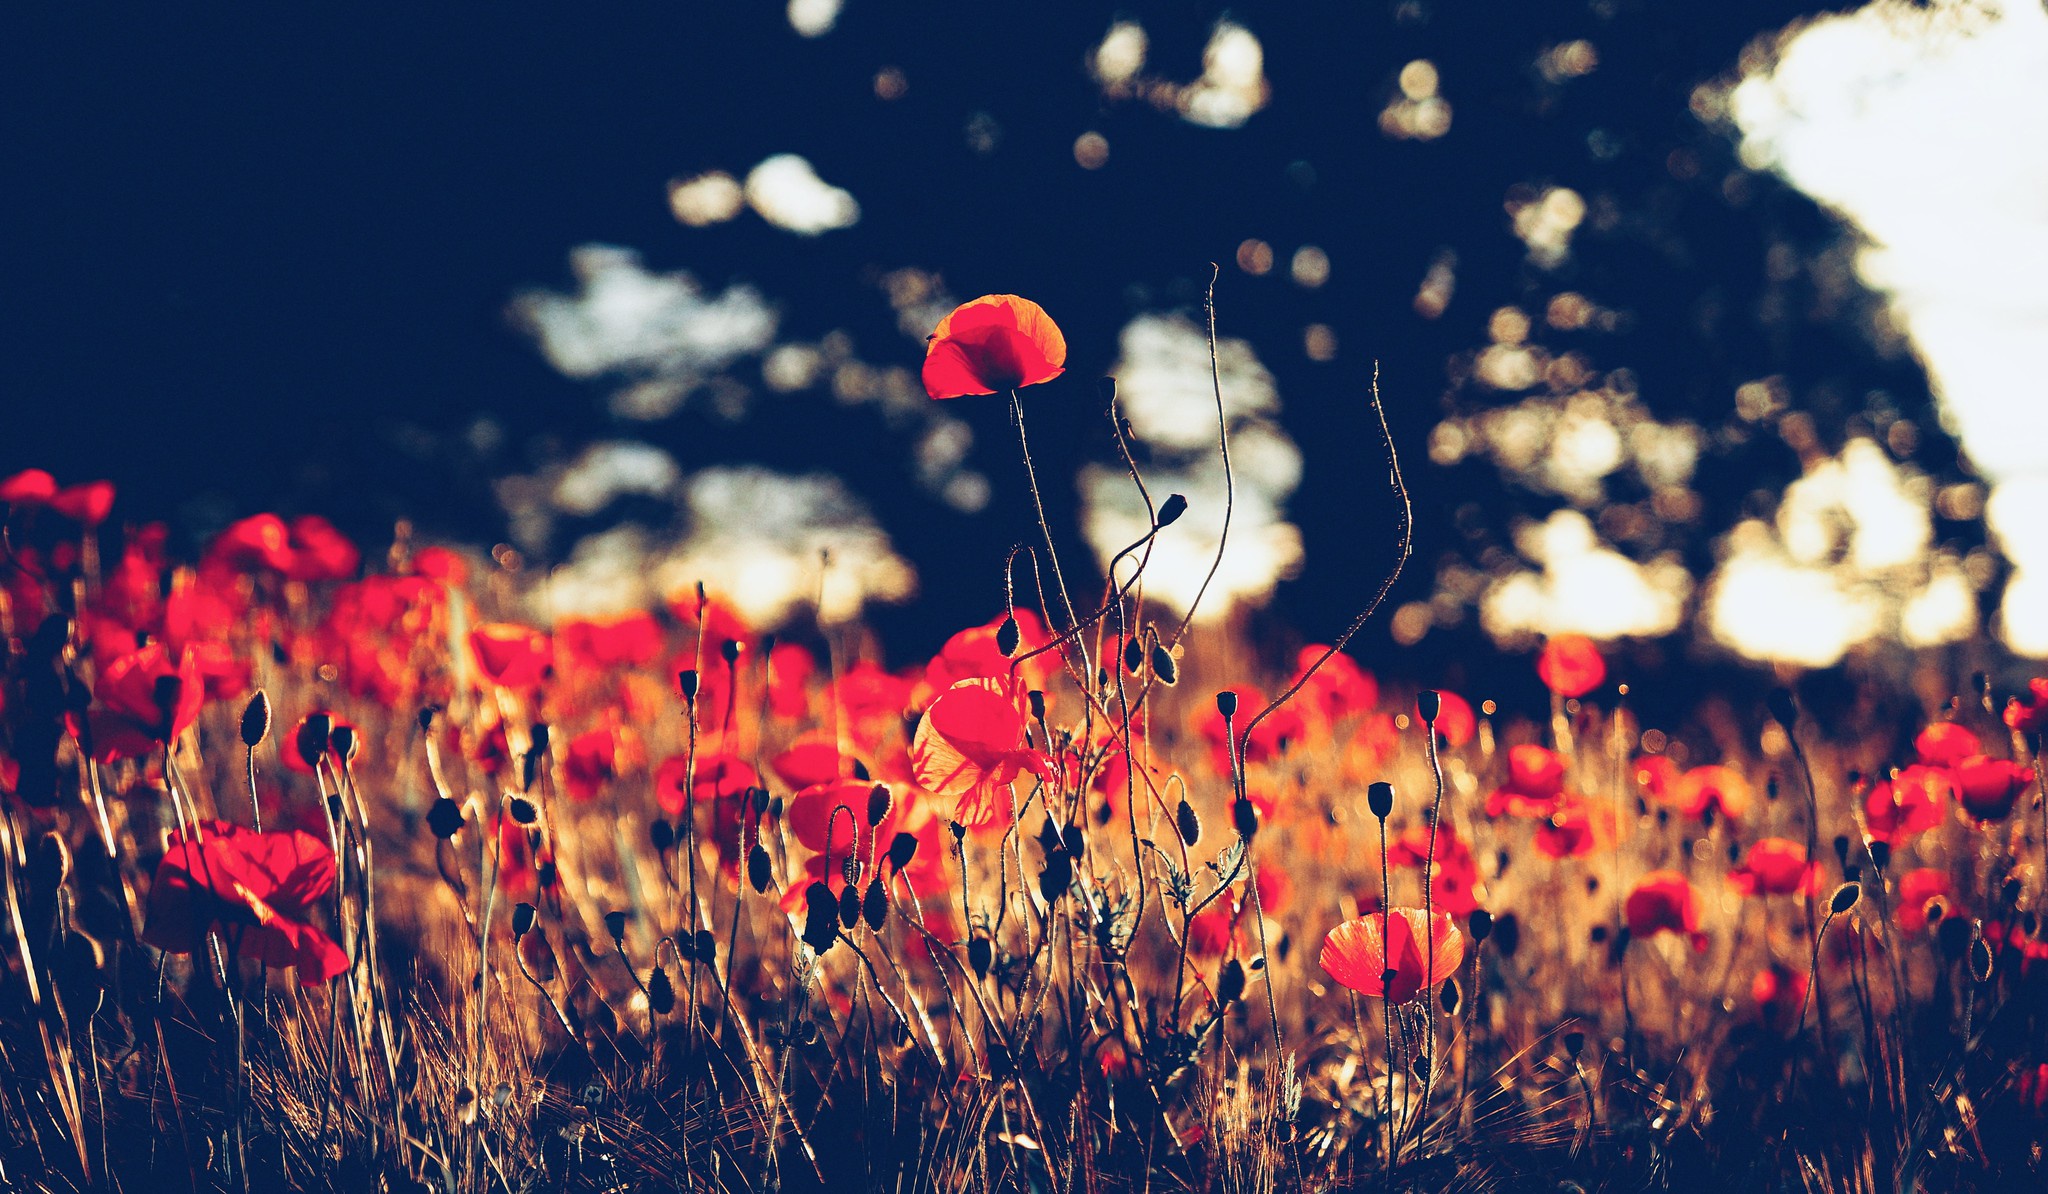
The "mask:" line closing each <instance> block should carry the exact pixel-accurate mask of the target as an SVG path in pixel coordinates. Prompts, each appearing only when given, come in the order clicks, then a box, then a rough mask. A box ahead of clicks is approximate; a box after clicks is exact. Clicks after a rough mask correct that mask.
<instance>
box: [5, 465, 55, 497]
mask: <svg viewBox="0 0 2048 1194" xmlns="http://www.w3.org/2000/svg"><path fill="white" fill-rule="evenodd" d="M55 496H57V478H55V477H53V476H51V475H50V474H49V473H46V472H44V471H43V470H42V469H39V468H31V469H23V470H22V471H20V472H18V473H16V474H14V475H13V476H11V477H9V478H7V479H6V480H4V481H0V502H6V503H7V504H8V505H10V506H46V505H48V504H49V503H50V499H51V498H53V497H55Z"/></svg>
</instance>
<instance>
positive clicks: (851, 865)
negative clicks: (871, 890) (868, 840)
mask: <svg viewBox="0 0 2048 1194" xmlns="http://www.w3.org/2000/svg"><path fill="white" fill-rule="evenodd" d="M839 878H840V879H841V881H843V882H846V883H858V882H860V856H859V855H856V854H848V855H847V856H846V857H845V858H842V859H840V860H839Z"/></svg>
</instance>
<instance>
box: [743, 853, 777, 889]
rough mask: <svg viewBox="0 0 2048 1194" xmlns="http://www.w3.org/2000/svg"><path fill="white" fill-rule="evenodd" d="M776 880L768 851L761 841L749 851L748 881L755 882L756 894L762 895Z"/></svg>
mask: <svg viewBox="0 0 2048 1194" xmlns="http://www.w3.org/2000/svg"><path fill="white" fill-rule="evenodd" d="M774 881H775V873H774V870H773V868H772V867H771V865H770V863H769V860H768V851H767V849H766V847H764V846H762V845H761V843H759V842H755V843H754V848H753V849H751V850H748V851H747V882H748V883H751V884H753V886H754V894H755V895H760V894H762V893H763V892H766V891H767V890H768V885H769V884H770V883H773V882H774Z"/></svg>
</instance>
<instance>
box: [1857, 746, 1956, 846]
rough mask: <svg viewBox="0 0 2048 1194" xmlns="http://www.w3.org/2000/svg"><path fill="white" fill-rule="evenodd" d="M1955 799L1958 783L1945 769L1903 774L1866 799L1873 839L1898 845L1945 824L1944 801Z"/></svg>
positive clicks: (1911, 770)
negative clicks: (1953, 797) (1943, 817)
mask: <svg viewBox="0 0 2048 1194" xmlns="http://www.w3.org/2000/svg"><path fill="white" fill-rule="evenodd" d="M1954 795H1955V780H1954V777H1953V776H1952V775H1951V774H1950V772H1949V771H1948V769H1947V768H1945V767H1926V766H1919V765H1916V766H1912V767H1908V768H1906V769H1905V770H1903V771H1900V772H1899V773H1898V774H1897V775H1894V776H1893V777H1892V778H1891V780H1890V781H1889V782H1886V783H1880V784H1878V785H1877V786H1875V787H1873V788H1871V789H1870V794H1869V795H1868V796H1866V797H1864V800H1863V815H1864V819H1865V820H1866V821H1867V822H1868V823H1869V825H1870V836H1871V838H1872V839H1873V840H1875V841H1880V842H1892V843H1894V844H1897V843H1902V842H1906V841H1910V840H1912V839H1913V838H1915V837H1918V836H1919V835H1921V834H1923V833H1925V832H1927V831H1928V830H1930V829H1933V828H1934V827H1935V826H1937V825H1940V824H1941V818H1942V815H1943V801H1944V800H1946V799H1947V798H1948V797H1951V796H1954Z"/></svg>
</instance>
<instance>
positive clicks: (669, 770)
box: [654, 753, 761, 817]
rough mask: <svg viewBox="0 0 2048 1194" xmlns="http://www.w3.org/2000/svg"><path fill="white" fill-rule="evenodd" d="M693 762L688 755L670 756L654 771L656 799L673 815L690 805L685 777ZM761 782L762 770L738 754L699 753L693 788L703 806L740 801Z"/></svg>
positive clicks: (678, 815)
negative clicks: (686, 799) (714, 802)
mask: <svg viewBox="0 0 2048 1194" xmlns="http://www.w3.org/2000/svg"><path fill="white" fill-rule="evenodd" d="M689 763H690V760H689V756H688V755H670V756H669V757H668V758H667V759H664V760H663V761H662V764H661V766H659V767H657V768H655V770H654V798H655V799H656V800H658V801H660V802H661V809H662V811H663V812H665V813H667V814H668V815H669V816H671V817H680V816H682V815H683V810H684V809H685V808H687V807H688V804H687V802H686V801H685V799H684V795H683V779H684V777H685V776H687V775H688V774H689ZM760 782H761V776H760V773H759V772H757V771H755V770H754V769H753V767H752V766H750V765H749V764H748V763H747V761H746V760H745V759H742V758H740V757H739V756H738V755H732V754H724V753H719V754H703V753H699V754H698V756H697V775H696V783H695V784H694V785H693V787H694V790H695V793H696V800H697V804H698V806H699V807H702V806H704V805H707V804H710V803H711V802H712V801H715V800H736V799H737V798H738V797H740V796H741V795H742V794H744V793H745V792H746V790H747V789H748V788H752V787H756V786H758V785H759V784H760Z"/></svg>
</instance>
